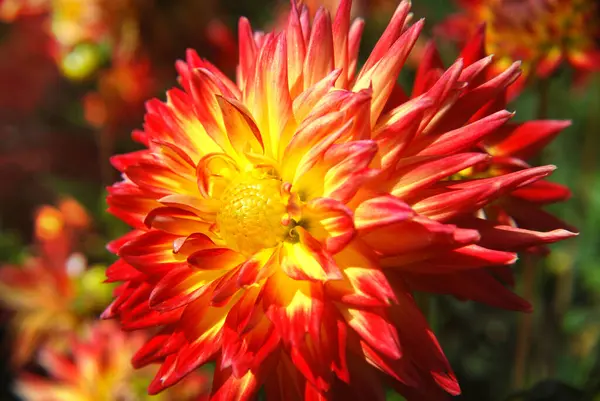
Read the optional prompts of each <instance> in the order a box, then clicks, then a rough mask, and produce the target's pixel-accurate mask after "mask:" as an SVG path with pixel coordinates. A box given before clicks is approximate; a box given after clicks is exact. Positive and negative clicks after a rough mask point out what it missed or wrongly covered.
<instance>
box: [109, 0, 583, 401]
mask: <svg viewBox="0 0 600 401" xmlns="http://www.w3.org/2000/svg"><path fill="white" fill-rule="evenodd" d="M350 8H351V1H350V0H345V1H342V2H341V4H340V6H339V8H338V10H337V13H336V14H335V16H334V18H333V19H332V18H331V17H330V15H329V13H328V12H326V11H324V10H323V9H321V10H320V11H318V12H317V14H316V16H315V18H314V20H312V21H311V19H310V17H309V13H308V9H307V8H306V7H299V8H298V7H293V8H292V10H291V12H290V15H289V19H288V23H287V25H286V26H285V27H284V29H283V30H282V32H272V33H260V32H258V33H255V32H253V31H252V29H251V27H250V24H249V22H248V21H247V20H245V19H242V20H241V21H240V24H239V46H240V65H239V67H238V74H237V83H234V82H232V81H230V80H229V79H228V78H226V77H225V76H224V75H223V74H222V73H221V72H219V70H217V69H216V68H215V67H214V66H213V65H212V64H210V63H209V62H207V61H204V60H202V59H200V58H199V57H198V56H197V55H196V53H195V52H193V51H190V52H189V53H188V55H187V60H186V62H178V63H177V68H178V71H179V74H180V83H181V85H182V86H183V89H182V90H181V89H172V90H170V91H169V92H168V93H167V101H166V102H164V103H163V102H160V101H158V100H152V101H150V102H148V104H147V114H146V123H145V128H144V131H137V132H135V133H134V134H133V137H134V139H135V140H137V141H138V142H140V143H142V144H143V145H144V146H145V149H144V150H141V151H138V152H134V153H129V154H125V155H121V156H115V157H114V158H113V159H112V162H113V164H114V165H115V167H116V168H117V169H119V170H120V171H121V172H122V177H123V180H122V181H121V182H119V183H116V184H114V185H113V186H112V187H111V188H109V197H108V202H109V210H110V211H111V212H112V213H113V214H114V215H116V216H118V217H119V218H121V219H122V220H124V221H125V222H127V223H128V224H130V225H131V226H132V227H133V231H131V232H130V233H129V234H127V235H126V236H124V237H123V238H121V239H118V240H116V241H114V242H113V243H111V244H110V245H109V249H110V250H111V251H113V252H115V253H117V254H118V255H119V257H120V259H119V260H118V261H117V262H116V263H115V264H114V265H112V266H111V267H110V268H109V269H108V271H107V276H108V279H109V281H113V282H123V284H121V286H120V287H119V288H118V289H117V291H116V293H115V295H116V299H115V300H114V302H113V303H112V305H111V306H110V307H109V308H108V309H107V310H106V312H105V313H104V317H117V318H118V319H119V320H120V321H121V323H122V326H123V327H124V328H125V329H127V330H137V329H142V328H146V327H156V326H159V327H160V331H159V332H158V333H157V334H156V335H155V336H154V337H153V338H152V339H151V340H150V341H148V342H147V344H146V345H145V346H143V347H142V348H141V349H140V350H139V352H138V353H137V354H136V356H135V357H134V358H133V361H134V364H135V365H136V366H138V367H142V366H145V365H147V364H150V363H160V364H161V368H160V370H159V371H158V374H157V375H156V377H155V379H154V381H153V382H152V383H151V385H150V392H152V393H156V392H159V391H161V390H163V389H164V388H167V387H169V386H171V385H173V384H175V383H177V382H178V381H179V380H181V379H182V378H184V377H185V376H186V375H187V374H189V373H190V372H193V371H194V370H195V369H196V368H197V367H199V366H201V365H203V364H205V363H207V362H209V361H215V362H216V370H215V377H214V382H213V387H212V396H211V397H212V398H211V399H213V400H240V399H250V398H251V397H252V396H253V395H254V394H255V393H256V391H257V390H258V388H259V387H261V386H264V388H265V391H266V396H267V399H268V400H298V399H307V400H308V399H311V400H312V399H315V400H316V399H320V400H326V399H332V400H336V399H340V400H341V399H348V397H350V395H351V396H353V397H357V396H358V397H359V398H361V399H369V400H377V399H383V397H384V394H382V385H381V383H382V380H386V378H387V379H390V382H391V383H393V385H394V386H395V388H396V389H397V390H398V391H400V392H401V393H402V394H404V395H405V397H407V398H408V399H411V400H413V399H418V400H439V399H440V397H444V394H445V393H450V394H457V393H459V391H460V390H459V386H458V384H457V381H456V378H455V376H454V374H453V373H452V370H451V368H450V366H449V364H448V362H447V360H446V358H445V357H444V354H443V352H442V350H441V349H440V346H439V344H438V343H437V341H436V340H435V337H434V335H433V333H432V332H431V330H430V328H429V327H428V325H427V322H426V320H425V318H424V316H423V315H422V314H421V312H420V311H419V309H418V307H417V306H416V304H415V301H414V299H413V294H412V291H414V290H420V291H426V292H434V293H444V294H451V295H454V296H456V297H458V298H460V299H464V300H475V301H479V302H484V303H487V304H490V305H493V306H497V307H502V308H506V309H513V310H524V311H527V310H529V309H530V305H529V304H528V303H527V302H526V301H525V300H523V299H521V298H519V297H518V296H516V295H515V294H513V293H512V292H511V291H510V290H509V289H508V288H507V287H506V285H505V284H510V282H511V279H512V272H511V267H510V265H511V264H513V263H514V261H515V260H516V257H517V256H516V253H515V252H517V251H519V250H521V249H525V248H528V247H531V246H536V245H541V244H545V243H550V242H555V241H558V240H560V239H564V238H568V237H570V236H572V235H574V234H573V233H572V232H569V231H567V230H565V229H561V228H558V229H555V230H551V231H548V232H538V231H533V230H529V229H527V228H517V227H514V226H513V225H508V224H505V223H504V222H501V221H498V220H497V219H494V218H488V216H487V215H486V214H484V213H481V211H482V210H483V209H485V208H487V207H490V206H492V205H494V204H495V203H496V202H497V201H499V200H501V199H503V197H505V196H507V195H509V194H514V193H515V192H516V191H519V190H521V189H523V188H532V187H531V186H532V185H535V183H537V182H540V180H542V179H543V178H544V177H546V176H548V175H549V174H550V173H551V172H552V171H553V170H554V168H555V167H554V166H543V167H529V166H528V165H527V164H525V163H521V164H520V165H519V168H511V169H508V170H497V171H494V174H488V175H486V177H485V178H478V177H473V176H470V175H469V174H465V171H468V169H470V168H473V167H475V166H481V164H482V163H486V162H488V161H489V160H490V157H491V156H490V155H489V154H488V152H487V151H486V148H485V147H484V148H482V147H481V144H482V143H487V141H493V139H494V138H496V137H497V136H498V135H501V134H502V133H503V132H504V131H503V130H505V129H506V127H508V126H509V125H508V124H509V120H510V119H511V118H512V116H513V113H510V112H508V111H505V110H503V109H502V110H498V111H495V112H487V111H486V110H488V109H489V105H490V104H498V101H499V99H502V98H503V97H504V94H505V92H506V89H507V88H508V87H509V86H510V85H511V84H512V83H513V82H514V81H515V80H516V79H517V78H518V76H519V64H518V63H515V64H513V65H511V66H510V67H509V68H508V69H507V70H506V71H504V72H503V73H501V74H500V75H498V76H496V77H494V78H493V79H488V78H487V77H488V69H489V68H491V63H492V59H491V58H490V57H486V58H482V59H479V60H472V61H469V62H466V61H465V60H463V59H459V60H457V61H456V62H455V63H454V64H453V65H452V66H451V67H450V68H448V69H447V70H442V69H438V68H433V67H432V68H428V71H429V72H428V73H427V74H426V75H427V77H424V78H421V79H420V80H419V81H418V82H417V85H418V86H417V87H415V91H414V96H412V97H410V96H408V95H407V94H405V93H404V92H403V91H402V89H401V88H400V87H399V86H398V85H397V84H396V78H397V76H398V74H399V72H400V70H401V68H402V66H403V64H404V62H405V61H406V59H407V57H408V54H409V52H410V50H411V48H412V47H413V45H414V44H415V42H416V40H417V38H418V36H419V33H420V31H421V28H422V25H423V23H422V21H418V22H416V23H414V24H412V25H411V24H410V23H409V9H410V4H409V2H407V1H403V2H402V3H401V4H400V5H399V6H398V8H397V10H396V12H395V13H394V15H393V17H392V19H391V22H390V24H389V26H388V27H387V29H386V31H385V32H384V33H383V35H382V37H381V38H380V40H379V41H378V43H377V44H376V46H375V48H374V49H373V51H372V52H371V54H370V56H369V57H368V59H367V61H366V62H365V63H364V65H363V67H362V68H361V69H360V70H358V71H357V57H358V48H359V41H360V37H361V33H362V29H363V22H362V21H361V20H357V21H355V22H353V23H352V22H351V21H350ZM478 51H479V49H472V50H467V53H468V54H470V55H471V57H472V58H474V57H475V55H476V54H477V52H478ZM539 124H541V126H542V128H543V129H544V130H547V129H550V128H548V127H547V126H548V125H549V126H551V128H554V126H553V125H552V122H548V123H544V122H540V123H539ZM558 130H559V129H558ZM516 138H517V139H515V140H517V141H521V142H522V141H526V137H525V136H523V135H519V136H518V137H516ZM514 156H515V158H516V157H518V155H514ZM474 216H476V217H474Z"/></svg>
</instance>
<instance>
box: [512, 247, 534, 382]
mask: <svg viewBox="0 0 600 401" xmlns="http://www.w3.org/2000/svg"><path fill="white" fill-rule="evenodd" d="M534 294H535V259H534V256H533V255H531V254H526V255H525V257H524V258H523V298H525V299H527V300H528V301H530V302H531V303H534ZM532 328H533V314H531V313H523V314H521V315H520V316H519V323H518V326H517V347H516V352H515V365H514V371H513V373H514V376H513V388H514V389H515V390H518V389H522V388H523V387H524V386H525V382H526V375H527V362H528V359H529V353H530V348H531V332H532Z"/></svg>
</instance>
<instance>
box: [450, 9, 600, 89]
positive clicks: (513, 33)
mask: <svg viewBox="0 0 600 401" xmlns="http://www.w3.org/2000/svg"><path fill="white" fill-rule="evenodd" d="M458 3H459V5H460V6H461V8H462V11H461V12H460V13H459V14H456V15H453V16H451V17H450V18H448V20H447V21H446V22H445V23H444V24H443V25H442V26H441V31H442V32H443V33H444V34H445V35H448V36H449V37H451V38H453V39H455V40H458V41H459V42H462V43H464V42H465V41H467V40H468V39H469V38H471V37H472V35H473V34H474V33H475V32H476V31H477V30H478V28H479V26H480V25H481V24H483V23H485V24H486V25H487V29H488V33H487V37H486V50H487V52H488V54H494V55H495V60H496V61H495V62H494V64H495V66H496V71H502V70H504V69H506V68H507V67H508V66H509V65H510V64H512V63H513V62H515V61H517V60H522V61H523V65H522V68H523V70H524V75H523V79H522V82H521V83H524V82H525V79H527V78H528V77H529V76H532V75H536V76H539V77H541V78H545V77H547V76H549V75H550V74H551V73H552V72H553V71H554V70H555V69H556V68H557V67H558V66H559V65H560V64H561V63H562V62H568V63H569V64H571V65H572V66H573V67H574V68H575V69H576V70H577V71H578V72H579V73H580V74H581V75H587V74H588V73H590V72H592V71H598V70H600V48H599V47H598V41H599V40H600V25H599V24H598V21H597V18H596V13H597V12H598V10H597V7H598V5H597V3H596V2H595V1H590V0H523V1H511V0H458Z"/></svg>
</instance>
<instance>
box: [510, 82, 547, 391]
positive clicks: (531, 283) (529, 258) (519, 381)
mask: <svg viewBox="0 0 600 401" xmlns="http://www.w3.org/2000/svg"><path fill="white" fill-rule="evenodd" d="M538 101H539V103H538V110H537V118H538V119H539V120H543V119H545V118H547V116H548V108H549V106H550V80H548V79H540V80H539V81H538ZM540 161H541V160H540V158H539V157H538V158H536V159H534V160H533V164H535V165H537V164H540V163H539V162H540ZM535 270H536V260H535V258H534V256H533V255H532V254H525V257H524V258H523V298H525V299H527V300H528V301H529V302H531V303H532V304H533V303H535V300H536V298H537V297H536V271H535ZM532 331H533V314H523V315H521V316H520V319H519V322H518V325H517V346H516V351H515V365H514V372H513V373H514V376H513V388H514V389H522V388H523V386H525V384H526V378H527V367H528V363H529V356H530V353H531V334H532Z"/></svg>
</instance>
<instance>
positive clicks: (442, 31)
mask: <svg viewBox="0 0 600 401" xmlns="http://www.w3.org/2000/svg"><path fill="white" fill-rule="evenodd" d="M499 1H502V0H490V1H489V2H490V3H498V2H499ZM504 2H508V3H519V0H512V1H510V2H509V1H507V0H504ZM550 2H551V1H550ZM305 3H307V4H308V5H309V7H311V10H316V9H317V7H318V6H319V5H324V6H325V7H329V8H331V9H334V8H335V5H336V3H337V1H335V0H307V1H305ZM354 3H355V4H354V9H353V13H354V14H355V15H356V16H360V17H362V18H365V19H366V20H367V24H366V30H365V35H364V38H363V42H362V43H361V47H362V49H364V51H362V52H361V55H362V56H363V60H364V57H366V55H367V54H368V53H367V50H368V49H370V48H372V47H373V45H374V43H375V42H376V40H377V38H378V37H379V35H380V34H381V32H382V31H383V29H384V28H385V26H386V24H387V22H388V21H389V18H390V17H391V15H392V13H393V11H394V9H395V7H396V5H397V4H396V3H397V2H396V1H395V0H364V1H363V0H355V1H354ZM475 3H479V1H473V0H472V1H463V4H462V5H461V3H460V2H452V1H450V0H415V1H413V12H414V14H415V17H416V18H421V17H425V18H426V22H427V25H426V29H425V34H424V40H423V42H419V43H418V44H417V47H416V48H415V50H414V51H413V56H412V58H411V59H410V60H409V63H408V65H407V66H406V68H405V70H404V71H403V73H402V75H401V77H400V80H401V82H402V84H403V85H404V86H405V88H410V86H411V85H412V80H413V79H414V75H415V70H416V68H417V67H418V64H419V52H420V51H422V48H423V46H424V44H425V41H426V39H430V38H432V39H434V40H436V42H437V43H438V45H439V47H440V50H441V53H442V56H443V59H444V61H446V62H447V63H449V62H450V61H452V60H453V59H454V58H455V57H456V56H457V54H458V52H459V47H457V46H458V44H459V43H460V41H461V37H460V35H458V34H457V29H455V28H456V27H457V26H458V27H459V28H461V26H460V24H455V25H452V24H451V25H450V28H448V26H449V25H448V21H449V19H450V20H452V19H456V18H457V14H456V13H459V14H458V15H459V16H463V17H464V16H467V19H469V18H472V19H473V21H472V23H473V24H475V23H476V22H477V21H476V18H475V17H473V15H472V14H469V10H468V9H467V8H465V5H466V4H475ZM521 3H523V4H525V3H528V4H529V3H532V4H533V3H545V0H521ZM571 3H572V4H570V5H569V7H575V6H577V7H580V6H581V4H584V3H586V2H585V1H572V2H571ZM595 3H596V2H595V1H594V0H590V1H589V4H592V6H593V5H594V4H595ZM288 6H289V2H287V1H283V0H281V1H277V0H247V1H242V0H79V1H78V0H0V265H1V267H0V304H1V305H2V306H1V308H2V309H1V312H0V319H2V320H1V323H0V324H1V330H0V332H1V337H2V338H1V340H0V352H1V358H0V365H1V366H0V370H1V373H0V376H1V377H0V400H16V399H19V398H16V395H15V391H14V390H15V389H16V390H17V392H19V393H20V394H21V397H22V399H25V400H27V399H33V400H42V398H35V397H39V393H41V392H43V391H50V390H48V389H51V388H54V387H52V385H53V380H54V379H55V378H60V377H61V376H60V374H61V370H62V371H63V372H64V369H65V367H64V366H63V365H64V363H67V364H71V365H73V366H71V368H73V369H79V368H82V367H81V366H80V365H81V364H80V362H81V361H79V359H78V358H79V357H78V355H77V354H76V353H77V352H80V351H81V350H80V348H81V347H80V346H81V345H82V344H88V345H90V344H92V345H93V347H92V348H93V349H94V350H95V351H94V352H96V354H98V355H100V354H102V352H108V351H103V348H102V347H103V346H104V347H105V346H106V341H108V342H109V343H110V344H114V343H115V341H117V342H119V344H122V345H123V349H124V350H125V351H123V352H124V353H125V354H127V352H130V353H131V352H133V350H135V349H136V346H135V345H131V346H130V345H129V342H132V344H133V343H135V341H138V339H128V338H124V337H123V335H122V334H119V332H118V329H115V328H114V327H112V326H110V324H109V325H99V324H97V323H96V318H97V317H98V315H99V313H100V312H101V311H102V310H103V308H104V307H106V305H107V304H108V302H110V298H111V295H110V293H111V291H112V287H111V285H109V284H102V281H103V280H104V279H105V275H104V272H105V269H106V267H107V266H109V265H110V264H111V263H112V262H113V256H112V255H111V254H110V253H109V252H108V251H107V250H106V243H107V242H109V241H110V240H111V239H114V238H116V237H117V236H118V235H121V234H123V233H125V232H126V231H127V230H126V227H125V226H124V225H123V223H121V222H119V221H117V219H116V218H114V217H112V216H110V215H109V214H107V213H106V204H105V200H104V199H105V194H106V193H105V187H106V186H107V185H109V184H111V183H112V182H114V181H115V180H116V179H117V178H118V177H117V174H116V171H115V170H113V168H112V167H111V166H110V164H109V157H110V156H111V155H113V154H116V153H122V152H125V151H129V150H132V149H136V145H135V144H134V142H133V141H131V139H130V134H131V132H132V130H135V129H141V127H142V120H143V112H144V102H145V101H146V100H147V99H149V98H151V97H155V96H157V97H159V98H163V94H164V92H165V90H166V89H167V88H170V87H172V86H174V85H176V81H175V79H176V76H175V68H174V63H175V61H176V60H177V59H182V58H184V56H185V50H186V49H187V48H193V49H196V50H197V51H198V53H199V54H200V56H201V57H203V58H206V59H208V60H210V61H211V62H212V63H213V64H215V65H216V66H218V67H219V68H220V69H221V70H222V71H224V72H225V73H227V74H228V75H230V76H232V77H234V76H235V66H236V63H237V39H236V26H237V20H238V18H239V17H240V16H242V15H244V16H247V17H248V18H249V19H250V21H252V23H253V26H254V28H255V29H256V28H263V29H270V28H273V27H274V26H277V25H278V24H279V23H280V22H279V21H281V19H282V18H284V17H283V16H282V15H283V13H284V12H285V10H286V9H287V7H288ZM582 7H583V6H582ZM527 12H530V10H529V9H527V10H526V11H523V10H518V11H517V12H516V13H515V14H514V15H513V16H511V15H510V14H509V16H508V18H509V19H510V18H517V17H522V18H525V19H527V18H528V15H529V14H527ZM593 12H596V13H597V14H593ZM583 14H584V16H585V19H584V20H583V23H584V24H585V26H586V27H588V26H589V27H597V26H598V25H599V24H600V17H599V16H600V13H598V10H594V9H593V7H590V8H589V9H585V11H584V12H583ZM477 15H478V16H479V17H481V15H485V14H477ZM532 15H533V16H535V15H536V14H532ZM469 16H470V17H469ZM482 18H483V17H482ZM573 18H575V17H573ZM575 19H576V18H575ZM509 22H510V21H509ZM571 22H572V21H571V20H567V22H565V21H562V20H561V24H569V23H571ZM580 22H581V21H580ZM440 24H442V25H440ZM444 24H445V25H444ZM508 25H510V24H508ZM565 26H566V25H565ZM461 29H462V28H461ZM531 29H532V30H535V29H534V28H531ZM574 29H578V28H577V27H575V28H574ZM590 32H591V33H590V35H591V36H590V38H588V39H587V40H588V42H589V43H587V46H595V47H600V44H599V42H598V39H599V38H600V36H596V31H595V30H594V31H590ZM467 35H468V33H467ZM463 39H464V38H463ZM569 40H575V39H572V38H570V39H569ZM503 41H506V42H503ZM499 43H500V45H502V44H509V43H510V39H508V38H507V37H501V38H500V39H499ZM502 50H503V49H500V50H499V51H500V52H501V51H502ZM598 54H600V53H598ZM528 56H529V55H528V54H524V57H528ZM596 57H597V58H598V59H597V60H596V61H598V62H599V63H600V56H599V55H596ZM590 63H591V62H590ZM583 64H585V63H580V64H579V65H578V64H577V63H575V62H572V63H568V62H565V63H560V64H558V63H557V65H556V66H553V67H555V68H552V69H551V71H544V72H543V73H542V72H539V73H538V74H537V76H536V74H535V73H533V72H531V71H527V72H529V73H531V75H532V77H530V78H528V79H527V80H526V81H523V82H522V84H523V89H522V91H521V93H520V94H519V96H515V98H514V99H513V100H512V101H511V103H510V106H509V109H510V110H516V111H517V114H516V117H515V118H516V119H518V120H529V119H536V118H549V119H569V120H572V125H571V126H570V127H569V128H568V129H566V130H565V131H564V132H562V133H561V134H560V135H559V136H558V137H557V138H556V139H555V140H554V141H553V142H552V143H551V144H550V145H549V146H548V147H547V148H546V149H545V150H544V152H543V153H542V154H541V155H540V156H539V160H537V162H541V163H548V164H555V165H557V166H558V170H557V171H556V172H555V173H554V175H553V176H552V178H551V179H552V180H554V181H555V182H558V183H562V184H565V185H568V186H569V187H570V188H571V190H572V191H573V196H572V198H571V199H570V200H568V201H567V202H563V203H561V204H557V205H553V206H552V207H551V208H550V209H551V211H552V212H553V213H554V214H555V215H556V216H558V217H559V218H561V219H564V220H566V221H568V222H569V223H570V224H572V225H574V226H576V227H577V228H578V229H579V230H580V232H581V235H580V236H579V237H578V238H577V239H575V240H570V241H566V242H564V243H560V244H558V245H556V246H553V247H552V250H551V253H549V254H548V255H527V256H525V257H524V258H522V261H521V262H520V264H519V265H517V266H516V267H515V270H516V272H517V275H518V280H517V287H516V291H517V292H518V293H519V294H521V295H523V296H524V297H525V298H527V299H528V300H529V301H530V302H532V303H533V305H534V307H535V312H534V314H532V315H527V316H523V315H518V314H515V313H511V312H506V311H498V310H494V309H492V308H490V307H486V306H481V305H475V304H473V303H462V302H459V301H455V300H450V299H448V298H439V299H431V300H429V301H428V304H427V308H426V309H427V314H428V317H429V319H430V323H431V325H432V327H433V328H434V331H435V332H436V334H437V335H438V338H439V340H440V342H441V345H442V347H443V348H444V350H445V352H446V354H447V356H448V358H449V359H450V362H451V364H452V366H453V367H454V369H455V370H456V373H457V376H458V378H459V382H460V384H461V387H462V389H463V395H462V396H461V397H459V399H461V400H477V401H482V400H539V401H541V400H561V401H569V400H589V401H592V400H600V347H599V345H598V343H599V342H598V340H599V338H600V308H599V306H600V237H599V233H600V230H599V229H598V227H600V166H599V165H598V164H597V163H598V156H599V149H600V132H599V131H600V74H595V73H594V72H593V70H594V68H592V67H593V66H591V65H588V67H590V68H587V69H585V68H580V67H581V65H583ZM524 66H525V67H526V69H527V68H529V67H528V66H527V64H524ZM523 261H526V264H527V265H528V266H529V268H524V266H523V265H524V263H523ZM115 336H116V337H115ZM107 338H108V339H109V340H106V339H107ZM115 338H116V339H115ZM103 341H104V342H103ZM102 344H104V345H102ZM84 348H85V347H84ZM88 348H89V347H88ZM78 350H79V351H78ZM96 354H94V355H95V356H94V355H90V354H89V353H88V354H86V355H87V356H86V357H87V358H92V359H93V358H100V357H99V356H98V355H96ZM61 358H63V359H61ZM127 359H128V358H125V360H124V361H114V363H113V364H112V365H111V367H112V368H114V369H113V374H111V375H112V376H110V377H111V378H112V379H114V378H115V377H116V376H118V377H119V378H120V379H119V380H121V381H122V382H127V383H133V382H135V383H134V384H132V385H131V386H130V387H131V388H127V394H129V395H131V396H132V398H122V399H127V400H138V399H139V400H143V399H146V398H144V397H145V396H143V387H144V386H145V385H146V384H147V382H148V381H147V380H149V377H151V376H148V373H147V372H142V373H132V372H131V369H130V367H129V365H128V362H127V361H126V360H127ZM59 360H60V361H62V362H64V363H63V365H61V364H60V363H58V362H57V361H59ZM103 366H104V365H103ZM105 368H106V367H105V366H104V367H103V368H102V369H105ZM112 368H111V369H112ZM102 369H98V371H97V372H96V373H97V374H98V375H102V374H105V372H104V371H103V370H102ZM116 371H118V372H120V373H119V375H120V376H119V375H116V376H115V374H114V372H116ZM209 376H210V372H209V371H206V372H199V374H198V377H196V378H192V380H191V381H192V382H193V383H188V384H185V383H184V387H185V388H184V389H180V391H181V392H180V393H179V394H178V395H169V396H165V397H167V398H160V399H161V400H163V399H165V400H168V399H174V400H175V399H177V400H187V399H189V400H197V399H201V398H198V397H203V396H205V393H206V391H207V389H208V387H207V384H206V383H207V382H209V379H208V378H209ZM132 377H134V379H131V378H132ZM114 380H116V379H114ZM144 380H146V381H144ZM111 383H112V382H111ZM140 383H141V385H140ZM111 385H113V384H106V386H107V387H108V386H111ZM114 385H119V386H120V385H122V383H121V382H118V383H117V384H114ZM32 389H36V391H37V392H38V394H37V395H35V391H33V390H32ZM78 391H79V390H78ZM109 393H110V392H109ZM109 393H107V394H109ZM28 394H29V395H28ZM110 394H112V393H110ZM181 394H184V395H181ZM85 397H86V395H85V394H84V395H81V398H77V399H81V400H101V399H107V400H109V399H111V397H110V396H108V398H85ZM90 397H92V396H90ZM169 397H173V398H169ZM186 397H188V398H186ZM401 399H402V398H400V397H399V396H397V395H395V394H392V393H390V395H389V400H401Z"/></svg>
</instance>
